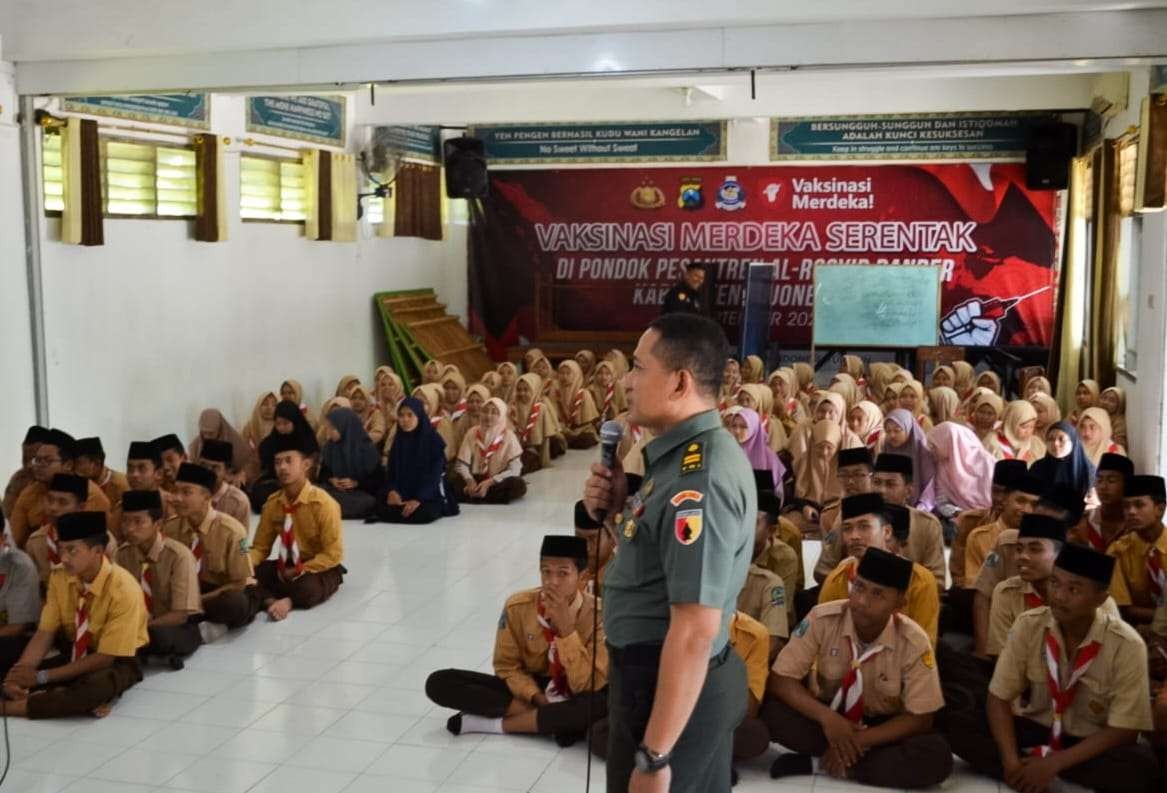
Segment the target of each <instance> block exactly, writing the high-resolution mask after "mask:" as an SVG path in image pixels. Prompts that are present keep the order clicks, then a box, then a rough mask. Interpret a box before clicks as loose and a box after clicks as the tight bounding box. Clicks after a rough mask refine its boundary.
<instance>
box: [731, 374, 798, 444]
mask: <svg viewBox="0 0 1167 793" xmlns="http://www.w3.org/2000/svg"><path fill="white" fill-rule="evenodd" d="M737 404H738V407H743V408H749V409H750V410H752V411H754V412H755V413H757V414H758V421H759V422H760V423H761V427H762V437H763V438H764V439H765V441H766V445H767V446H768V447H769V448H770V449H771V450H772V451H773V452H774V453H775V454H777V453H778V452H780V451H782V450H783V449H785V448H786V441H787V438H786V428H785V427H783V426H782V422H781V421H779V420H778V419H777V418H775V416H774V415H773V414H774V395H773V394H772V393H770V389H769V388H767V387H766V386H764V385H763V384H761V383H746V384H745V385H743V386H742V387H741V390H740V391H738V393H737Z"/></svg>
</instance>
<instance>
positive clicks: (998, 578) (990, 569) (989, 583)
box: [972, 529, 1017, 600]
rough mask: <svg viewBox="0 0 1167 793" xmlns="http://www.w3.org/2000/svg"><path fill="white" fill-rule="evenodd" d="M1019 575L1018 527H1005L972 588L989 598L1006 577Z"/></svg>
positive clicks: (990, 598) (991, 597)
mask: <svg viewBox="0 0 1167 793" xmlns="http://www.w3.org/2000/svg"><path fill="white" fill-rule="evenodd" d="M1015 575H1017V529H1005V530H1004V531H1003V532H1001V533H1000V534H998V535H997V543H996V545H994V546H993V550H991V551H989V555H988V556H986V557H985V561H984V564H982V565H981V570H980V572H979V573H977V577H976V581H975V582H974V583H973V585H972V588H973V589H975V590H976V591H977V592H979V593H980V594H982V595H984V596H985V597H986V598H988V599H989V600H992V599H993V590H994V589H996V588H997V584H999V583H1001V582H1002V581H1004V580H1005V579H1006V578H1012V577H1013V576H1015Z"/></svg>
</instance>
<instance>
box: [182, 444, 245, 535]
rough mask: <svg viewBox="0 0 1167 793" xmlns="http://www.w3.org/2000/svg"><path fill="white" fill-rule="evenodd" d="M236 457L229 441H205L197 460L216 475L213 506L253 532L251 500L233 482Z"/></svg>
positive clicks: (212, 498) (212, 499) (212, 497)
mask: <svg viewBox="0 0 1167 793" xmlns="http://www.w3.org/2000/svg"><path fill="white" fill-rule="evenodd" d="M233 459H234V457H233V453H232V449H231V444H230V442H228V441H216V440H206V441H203V444H202V450H201V454H200V455H199V456H198V457H196V458H195V462H196V463H198V464H199V465H201V466H202V467H203V468H206V469H207V470H208V471H210V472H211V473H212V474H214V475H215V489H214V490H213V491H212V492H213V495H212V496H211V506H212V507H214V508H215V509H216V510H217V511H219V512H222V513H224V514H226V515H230V516H231V517H233V518H235V520H237V521H239V524H240V525H241V526H243V529H244V531H246V532H247V534H248V535H249V536H250V534H251V502H249V501H248V500H247V494H246V493H244V492H243V491H242V490H240V489H239V488H237V487H236V486H235V485H233V484H231V474H232V472H231V466H232V464H233V463H232V460H233Z"/></svg>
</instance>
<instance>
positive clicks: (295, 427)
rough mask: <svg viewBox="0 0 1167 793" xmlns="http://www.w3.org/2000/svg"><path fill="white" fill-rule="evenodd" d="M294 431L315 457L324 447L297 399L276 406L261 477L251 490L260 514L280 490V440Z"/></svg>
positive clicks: (262, 456) (262, 452) (264, 443)
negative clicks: (276, 464) (277, 477)
mask: <svg viewBox="0 0 1167 793" xmlns="http://www.w3.org/2000/svg"><path fill="white" fill-rule="evenodd" d="M292 434H295V435H296V437H297V438H299V439H300V443H301V444H302V445H303V446H304V448H306V449H309V450H310V455H311V456H315V455H317V454H318V453H319V452H320V447H319V446H318V445H317V443H316V431H315V430H314V429H312V425H310V424H309V423H308V419H306V418H304V414H303V413H301V412H300V408H299V407H298V406H297V405H296V403H295V402H290V401H288V400H286V399H284V400H280V402H279V403H278V404H277V405H276V413H275V421H274V422H273V423H272V431H271V432H269V433H268V434H267V437H265V438H264V439H263V440H262V441H260V443H259V469H260V473H259V477H258V479H257V480H256V482H255V483H254V484H252V485H251V487H250V489H249V490H248V494H249V499H250V501H251V508H252V510H254V511H255V512H256V513H259V512H261V511H263V505H264V502H266V501H267V499H268V496H270V495H271V494H272V493H274V492H276V491H277V490H279V489H280V483H279V480H277V479H276V467H275V456H276V453H275V447H276V444H277V443H278V442H279V436H281V435H292Z"/></svg>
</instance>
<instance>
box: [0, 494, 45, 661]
mask: <svg viewBox="0 0 1167 793" xmlns="http://www.w3.org/2000/svg"><path fill="white" fill-rule="evenodd" d="M4 528H5V521H4V516H3V515H0V678H2V677H3V676H4V675H6V674H8V670H9V669H11V668H12V665H13V664H15V663H16V660H17V659H18V658H20V654H21V653H23V652H24V648H25V645H27V644H28V640H29V639H31V638H32V634H33V631H34V630H36V623H37V620H39V619H40V614H41V586H40V579H39V578H38V577H37V573H36V565H35V564H33V561H32V559H30V558H29V556H28V554H26V553H25V552H24V551H22V550H20V549H19V548H15V547H13V545H12V541H11V539H10V538H9V536H8V532H7V531H5V530H4Z"/></svg>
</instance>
